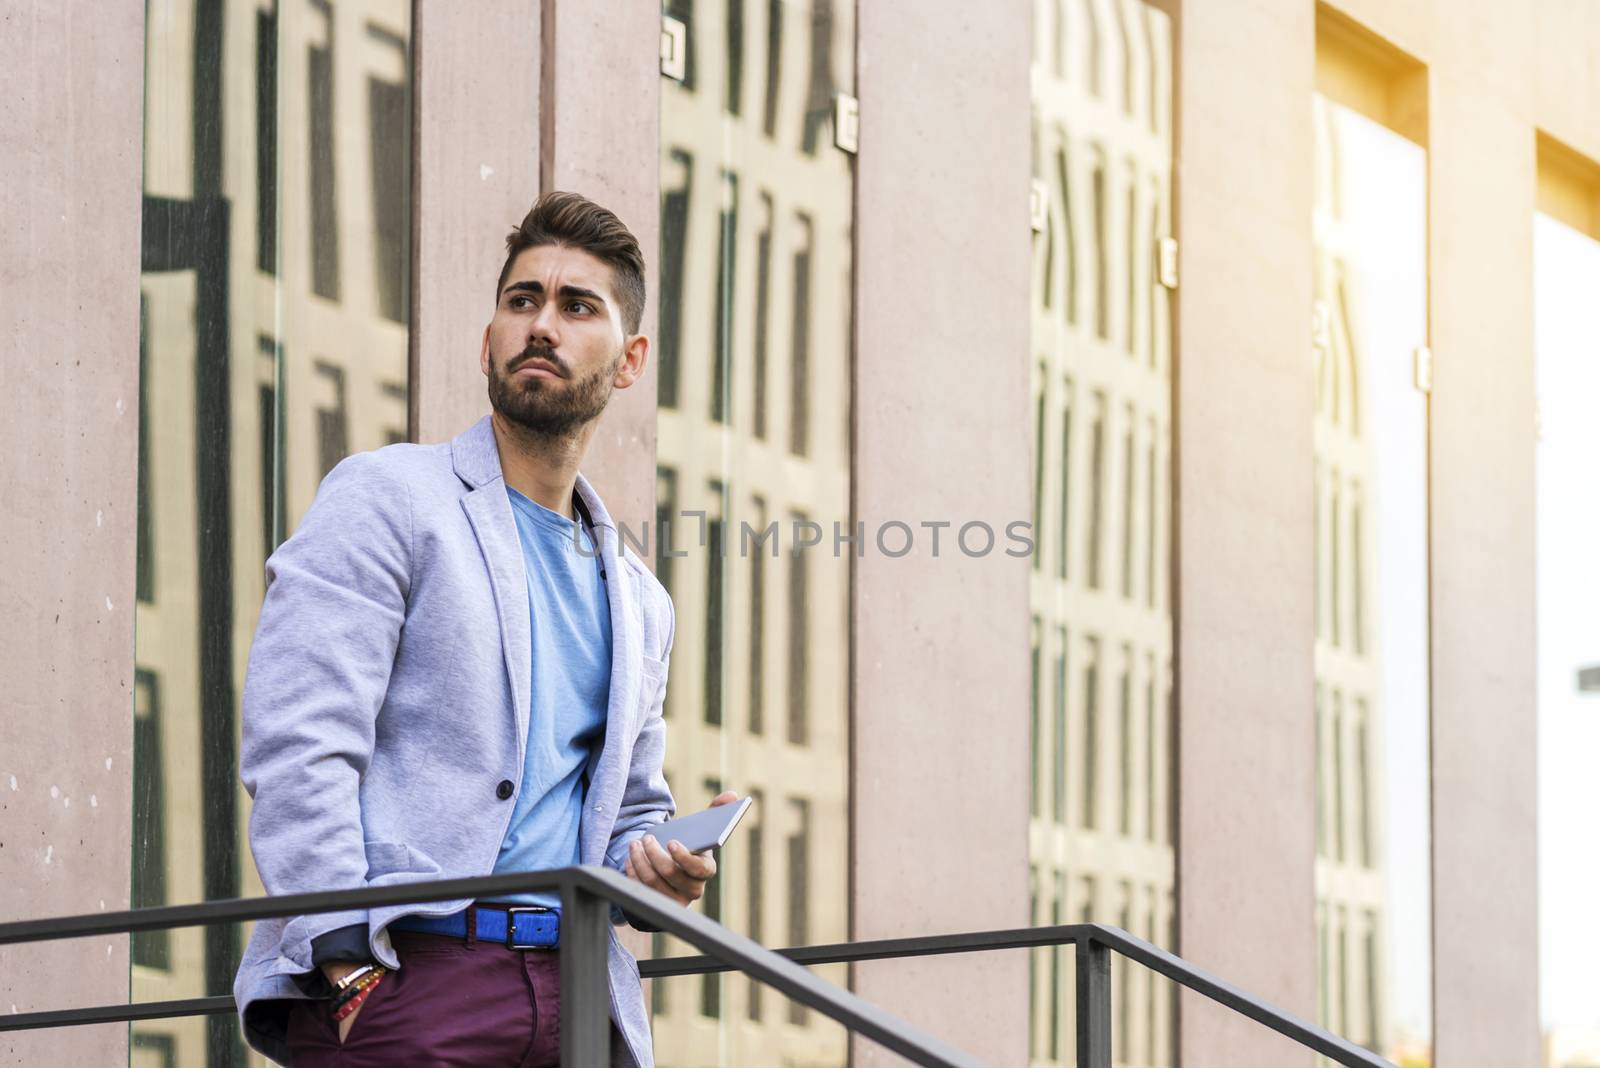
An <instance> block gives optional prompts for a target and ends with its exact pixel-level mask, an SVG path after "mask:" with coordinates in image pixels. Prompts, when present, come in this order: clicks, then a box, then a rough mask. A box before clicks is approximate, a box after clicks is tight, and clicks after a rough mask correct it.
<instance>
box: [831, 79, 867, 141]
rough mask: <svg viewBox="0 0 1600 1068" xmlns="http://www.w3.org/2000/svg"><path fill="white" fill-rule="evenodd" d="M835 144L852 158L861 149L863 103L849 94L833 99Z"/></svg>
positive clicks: (842, 94)
mask: <svg viewBox="0 0 1600 1068" xmlns="http://www.w3.org/2000/svg"><path fill="white" fill-rule="evenodd" d="M833 144H834V147H836V148H838V149H839V150H840V151H841V152H848V153H850V154H851V155H852V156H853V155H855V154H856V151H857V149H859V148H860V147H861V102H860V101H859V100H857V99H856V98H855V97H853V96H851V95H850V94H849V93H839V94H837V95H836V96H835V97H834V98H833Z"/></svg>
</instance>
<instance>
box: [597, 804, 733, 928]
mask: <svg viewBox="0 0 1600 1068" xmlns="http://www.w3.org/2000/svg"><path fill="white" fill-rule="evenodd" d="M737 800H739V795H738V794H736V793H734V792H733V791H732V790H728V791H725V792H723V793H720V794H718V795H717V796H716V797H715V798H714V799H712V802H711V807H713V808H715V807H716V806H718V805H728V804H732V803H733V802H735V801H737ZM622 872H623V874H624V875H626V876H627V877H628V878H630V879H632V880H634V881H635V882H639V883H643V884H644V885H645V886H648V887H650V888H651V889H652V890H659V891H661V892H662V893H663V894H666V895H667V896H668V897H670V898H672V899H673V900H674V901H676V902H677V903H678V904H680V905H692V904H694V903H695V902H696V901H699V900H700V896H701V895H702V894H704V893H705V892H706V883H707V882H709V881H710V880H711V877H712V876H713V875H715V874H717V862H716V861H715V860H713V859H712V857H711V854H710V853H707V854H705V855H704V856H702V855H700V854H698V853H691V852H689V851H688V850H687V849H685V848H684V846H683V843H682V842H668V843H667V848H666V849H662V848H661V843H659V842H657V841H656V840H655V837H654V836H652V835H648V834H647V835H645V836H644V837H643V838H639V839H637V840H636V841H634V843H633V844H632V845H630V846H629V847H628V859H627V861H626V863H625V864H624V865H623V868H622Z"/></svg>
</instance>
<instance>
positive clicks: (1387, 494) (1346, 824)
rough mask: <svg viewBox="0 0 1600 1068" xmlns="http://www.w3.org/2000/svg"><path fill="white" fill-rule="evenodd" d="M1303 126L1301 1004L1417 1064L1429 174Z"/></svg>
mask: <svg viewBox="0 0 1600 1068" xmlns="http://www.w3.org/2000/svg"><path fill="white" fill-rule="evenodd" d="M1313 118H1314V122H1315V146H1316V194H1317V195H1316V203H1315V214H1314V220H1313V222H1314V233H1315V256H1316V260H1315V272H1314V278H1315V287H1316V288H1315V297H1316V301H1317V304H1316V308H1317V314H1316V320H1315V321H1316V327H1317V329H1316V331H1315V339H1316V340H1315V352H1314V357H1315V359H1314V369H1315V370H1314V373H1315V391H1316V415H1315V423H1314V428H1313V443H1314V452H1315V458H1316V459H1315V477H1314V479H1312V481H1313V484H1314V486H1315V493H1316V509H1315V514H1316V516H1317V527H1318V529H1317V531H1316V538H1315V560H1316V582H1317V591H1318V596H1317V602H1318V605H1319V610H1318V616H1319V618H1318V628H1317V640H1316V646H1315V654H1314V662H1315V672H1316V693H1317V717H1318V724H1317V738H1318V743H1317V751H1318V755H1317V763H1318V775H1317V784H1318V785H1317V792H1318V796H1317V806H1318V807H1317V811H1318V816H1317V843H1318V856H1317V864H1316V888H1317V900H1318V915H1319V917H1321V920H1320V926H1319V930H1318V944H1319V947H1320V949H1319V960H1320V965H1321V966H1320V987H1321V996H1320V997H1319V1000H1318V1005H1319V1011H1320V1015H1321V1018H1322V1023H1323V1024H1324V1025H1326V1026H1327V1027H1329V1028H1330V1029H1332V1030H1334V1031H1337V1032H1339V1033H1341V1034H1343V1035H1344V1036H1345V1037H1346V1038H1349V1039H1351V1040H1352V1041H1355V1042H1359V1043H1362V1044H1364V1045H1367V1046H1368V1047H1370V1048H1371V1049H1373V1050H1375V1051H1376V1052H1378V1053H1380V1054H1382V1055H1383V1056H1385V1057H1387V1058H1389V1059H1390V1060H1393V1061H1396V1062H1397V1063H1402V1064H1407V1065H1426V1064H1429V1063H1431V1061H1432V1052H1431V1051H1432V979H1431V974H1432V938H1431V935H1430V931H1431V911H1432V890H1431V876H1430V872H1431V857H1432V830H1431V827H1432V824H1431V818H1430V811H1431V804H1430V792H1429V790H1430V787H1429V783H1430V763H1429V729H1430V728H1429V723H1430V695H1429V677H1428V665H1429V647H1428V643H1429V629H1428V462H1427V456H1428V453H1427V431H1428V400H1427V395H1426V394H1425V393H1424V392H1422V390H1421V389H1419V388H1418V385H1417V378H1416V371H1415V367H1416V360H1417V358H1418V357H1417V353H1418V350H1419V349H1420V348H1422V347H1423V346H1425V345H1426V344H1427V295H1428V290H1427V260H1426V256H1427V229H1426V227H1427V187H1426V162H1427V160H1426V153H1425V152H1424V150H1423V149H1422V148H1421V147H1420V146H1418V145H1416V144H1414V143H1412V142H1411V141H1408V140H1407V139H1405V138H1404V137H1402V136H1401V135H1399V134H1397V133H1395V132H1393V131H1391V130H1389V129H1387V128H1386V127H1384V126H1382V125H1380V124H1378V123H1377V122H1374V121H1373V120H1371V119H1368V118H1366V117H1365V116H1363V115H1361V114H1358V113H1357V112H1355V111H1353V110H1351V109H1350V108H1348V107H1345V106H1343V105H1342V104H1338V103H1335V102H1333V101H1330V100H1328V99H1327V98H1325V97H1322V96H1320V95H1318V96H1317V97H1316V98H1315V100H1314V106H1313ZM1310 474H1312V473H1311V472H1308V475H1310Z"/></svg>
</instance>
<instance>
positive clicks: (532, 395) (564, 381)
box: [489, 345, 622, 439]
mask: <svg viewBox="0 0 1600 1068" xmlns="http://www.w3.org/2000/svg"><path fill="white" fill-rule="evenodd" d="M535 357H537V358H540V359H543V360H546V361H548V362H549V363H550V364H551V365H552V366H554V367H556V368H558V369H559V370H560V371H561V372H562V373H563V374H566V375H570V373H571V368H570V367H569V365H568V364H567V363H566V362H565V361H564V360H561V359H560V358H558V357H557V356H556V354H555V353H554V352H552V351H551V350H550V349H549V348H546V347H543V346H539V345H529V346H528V347H527V348H525V349H523V350H522V351H521V352H519V353H518V354H517V355H516V356H514V357H512V358H511V359H509V360H507V361H506V363H505V365H504V366H503V367H502V366H497V365H495V364H494V362H493V361H492V360H491V361H490V365H489V367H490V374H489V403H490V404H491V405H493V406H494V410H495V411H497V412H499V413H500V415H501V416H502V417H504V418H506V419H509V420H510V421H511V422H513V423H516V424H517V425H518V426H521V427H523V428H524V429H526V430H528V431H530V432H532V433H534V434H536V435H538V436H539V437H542V438H551V439H558V438H566V437H571V436H572V434H574V433H575V432H576V431H577V430H579V429H580V428H581V427H583V426H584V424H586V423H588V422H590V421H592V420H594V419H598V418H599V417H600V413H601V412H603V411H605V407H606V403H607V402H608V401H610V399H611V388H612V387H611V380H612V378H613V377H615V375H616V373H617V364H618V363H620V362H621V360H622V351H621V350H620V349H619V350H618V351H617V355H616V358H615V359H613V360H611V361H610V363H609V364H608V365H607V366H604V367H599V368H596V370H595V371H594V373H593V374H591V375H588V376H587V377H584V378H576V379H575V378H571V377H565V378H557V379H551V378H524V379H521V380H517V379H516V378H514V377H513V376H514V375H515V374H516V372H517V370H518V369H519V368H521V367H523V366H525V365H526V364H527V362H528V361H529V360H532V359H534V358H535Z"/></svg>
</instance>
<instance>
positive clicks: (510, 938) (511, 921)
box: [506, 905, 556, 949]
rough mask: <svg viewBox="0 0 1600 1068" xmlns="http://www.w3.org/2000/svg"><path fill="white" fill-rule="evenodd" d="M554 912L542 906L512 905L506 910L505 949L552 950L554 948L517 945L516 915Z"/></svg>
mask: <svg viewBox="0 0 1600 1068" xmlns="http://www.w3.org/2000/svg"><path fill="white" fill-rule="evenodd" d="M555 911H556V910H555V909H553V908H549V907H547V906H544V905H514V906H512V907H511V908H508V909H506V948H507V949H554V948H556V947H555V946H536V945H525V946H519V945H517V915H518V914H519V913H524V912H549V913H554V912H555Z"/></svg>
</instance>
